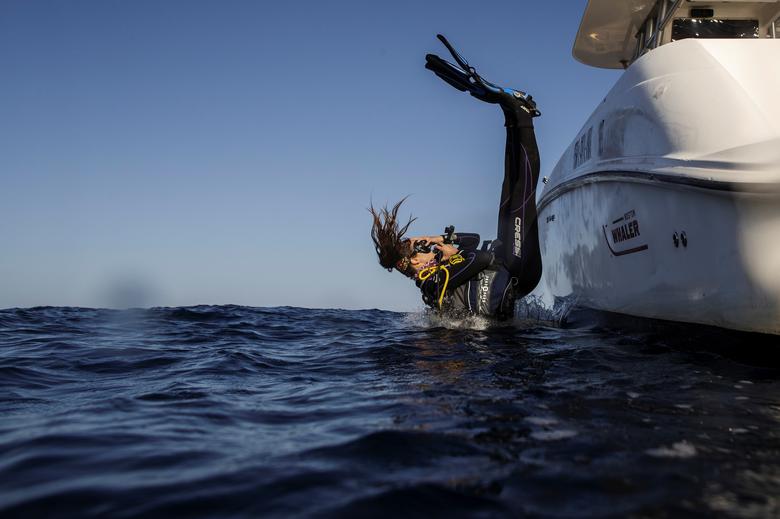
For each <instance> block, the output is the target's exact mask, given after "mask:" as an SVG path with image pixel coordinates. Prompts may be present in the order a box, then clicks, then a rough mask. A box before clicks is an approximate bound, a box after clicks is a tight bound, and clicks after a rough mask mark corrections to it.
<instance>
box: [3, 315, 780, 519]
mask: <svg viewBox="0 0 780 519" xmlns="http://www.w3.org/2000/svg"><path fill="white" fill-rule="evenodd" d="M464 326H467V327H464ZM775 343H776V341H774V340H772V339H769V340H767V339H761V338H756V336H749V335H737V334H728V333H725V332H717V333H711V332H706V333H705V332H701V333H699V332H698V331H692V330H691V329H690V328H686V327H663V326H660V327H659V326H655V325H652V326H644V327H642V328H636V327H630V326H626V325H625V324H624V323H623V324H621V325H620V326H616V325H614V324H606V325H605V324H604V323H603V322H600V321H599V322H597V321H593V320H591V319H582V320H580V321H579V322H577V323H575V324H573V325H569V326H568V327H564V328H555V327H547V326H543V325H540V324H539V323H531V324H525V325H516V326H514V327H504V328H490V327H486V326H485V323H481V322H470V323H465V324H464V323H457V322H440V321H435V320H433V321H432V320H431V319H429V318H428V317H426V316H425V315H423V314H399V313H392V312H384V311H378V310H370V311H345V310H310V309H300V308H268V309H263V308H247V307H237V306H221V307H213V306H200V307H190V308H158V309H150V310H127V311H111V310H93V309H79V308H35V309H26V310H17V309H13V310H4V311H0V515H3V516H5V517H15V516H16V517H31V516H33V515H34V516H44V515H45V516H48V517H104V516H112V517H136V516H143V517H148V516H150V515H157V516H165V517H176V516H188V517H228V516H229V517H257V516H261V515H262V516H266V517H273V516H279V517H289V516H301V517H343V516H350V515H351V516H356V515H357V516H368V515H371V516H387V517H397V516H399V515H404V516H412V517H414V516H431V515H439V516H441V515H450V516H469V517H518V516H530V517H625V516H638V517H668V516H676V515H682V514H685V515H688V516H701V517H708V516H711V515H713V514H714V513H717V514H720V515H722V516H728V517H768V516H777V515H778V514H780V498H779V497H778V496H780V427H778V425H780V362H778V360H777V356H776V354H775V353H774V352H773V350H772V346H775V345H776V346H780V344H775Z"/></svg>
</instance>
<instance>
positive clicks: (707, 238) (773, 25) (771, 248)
mask: <svg viewBox="0 0 780 519" xmlns="http://www.w3.org/2000/svg"><path fill="white" fill-rule="evenodd" d="M573 54H574V57H575V58H576V59H578V60H579V61H581V62H583V63H585V64H587V65H592V66H594V67H603V68H625V72H624V73H623V75H622V76H621V77H620V79H619V80H618V81H617V83H616V84H615V86H614V87H613V88H612V89H611V90H610V92H609V93H608V94H607V96H606V97H605V98H604V100H603V102H602V103H601V104H600V105H599V106H598V107H597V108H596V110H595V111H594V112H593V114H592V115H591V116H590V118H589V119H588V120H587V122H586V123H585V125H584V126H583V127H582V129H581V130H580V132H579V133H578V135H577V136H576V138H575V139H574V142H573V143H572V144H571V146H569V148H568V149H567V150H566V152H565V153H564V155H563V156H562V157H561V159H560V161H559V162H558V164H557V165H556V166H555V168H554V169H553V170H552V172H551V173H550V174H549V175H548V176H547V177H545V178H544V181H543V183H540V184H539V186H538V189H537V206H538V209H539V222H538V223H539V233H540V234H539V238H540V248H541V253H542V258H543V272H542V278H541V281H540V283H539V285H538V286H537V288H536V290H535V291H534V293H533V294H532V295H533V296H535V297H537V298H538V299H541V300H542V301H544V302H545V303H546V304H548V305H550V304H552V303H553V301H556V300H560V298H564V300H568V301H571V300H572V299H573V300H574V301H575V302H576V304H577V305H578V306H582V307H586V308H592V309H597V310H603V311H609V312H617V313H621V314H628V315H632V316H639V317H649V318H656V319H663V320H671V321H680V322H690V323H701V324H706V325H714V326H719V327H723V328H729V329H736V330H746V331H757V332H763V333H771V334H780V1H777V0H771V1H752V2H748V1H740V0H731V1H729V2H720V1H713V2H702V1H698V0H687V1H680V0H678V1H670V0H660V1H649V0H646V1H643V0H620V1H618V0H590V1H589V3H588V5H587V8H586V10H585V13H584V16H583V19H582V22H581V25H580V28H579V32H578V34H577V37H576V41H575V45H574V51H573Z"/></svg>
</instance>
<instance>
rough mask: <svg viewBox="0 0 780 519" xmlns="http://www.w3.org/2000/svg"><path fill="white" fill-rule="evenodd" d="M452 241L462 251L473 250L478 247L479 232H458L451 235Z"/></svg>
mask: <svg viewBox="0 0 780 519" xmlns="http://www.w3.org/2000/svg"><path fill="white" fill-rule="evenodd" d="M452 241H453V243H455V245H457V246H458V248H459V249H460V250H462V251H465V250H475V249H476V248H477V247H479V234H477V233H475V232H459V233H456V234H453V235H452Z"/></svg>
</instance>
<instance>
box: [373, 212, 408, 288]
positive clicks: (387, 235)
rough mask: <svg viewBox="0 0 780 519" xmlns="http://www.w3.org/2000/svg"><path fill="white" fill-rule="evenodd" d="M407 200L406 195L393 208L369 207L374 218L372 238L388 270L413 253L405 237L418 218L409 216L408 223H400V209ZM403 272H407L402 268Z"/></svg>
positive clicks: (381, 263) (382, 263)
mask: <svg viewBox="0 0 780 519" xmlns="http://www.w3.org/2000/svg"><path fill="white" fill-rule="evenodd" d="M405 200H406V197H404V198H402V199H401V200H400V201H399V202H398V203H397V204H395V205H394V206H393V207H392V208H391V209H388V208H387V206H384V207H383V208H381V209H379V210H376V209H374V205H373V204H371V207H369V209H368V211H369V212H370V213H371V216H372V217H373V218H374V224H373V226H372V227H371V239H372V240H373V241H374V247H375V248H376V254H377V256H379V264H380V265H382V266H383V267H384V268H386V269H387V270H388V271H392V270H393V268H394V267H396V268H397V265H398V261H399V260H401V259H403V258H405V257H408V256H409V254H410V253H411V250H408V249H409V245H408V243H405V242H404V240H403V237H404V234H406V231H407V229H409V226H410V225H411V224H412V222H413V221H415V220H416V218H412V217H411V216H409V221H408V222H406V225H404V226H402V227H401V226H399V224H398V210H399V209H400V208H401V204H403V203H404V201H405ZM399 270H401V269H399ZM401 272H402V273H403V274H406V272H403V271H402V270H401Z"/></svg>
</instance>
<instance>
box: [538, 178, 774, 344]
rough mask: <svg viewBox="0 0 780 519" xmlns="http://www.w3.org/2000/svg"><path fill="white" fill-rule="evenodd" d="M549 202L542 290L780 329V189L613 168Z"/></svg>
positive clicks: (628, 310) (636, 312) (653, 312)
mask: <svg viewBox="0 0 780 519" xmlns="http://www.w3.org/2000/svg"><path fill="white" fill-rule="evenodd" d="M542 202H543V203H542V207H541V210H540V213H539V216H540V218H539V231H540V243H541V248H542V255H543V258H544V259H545V261H544V272H543V276H542V281H541V283H540V286H539V287H537V291H536V295H542V294H544V297H547V298H550V297H552V298H572V297H574V298H575V299H576V304H577V305H580V306H585V307H588V308H594V309H598V310H605V311H610V312H618V313H623V314H628V315H633V316H639V317H649V318H656V319H665V320H673V321H683V322H690V323H700V324H707V325H714V326H720V327H724V328H731V329H738V330H746V331H757V332H764V333H773V334H777V333H780V243H778V241H780V195H779V194H777V193H767V192H761V191H759V192H750V191H735V190H733V189H732V186H728V185H718V184H713V185H711V186H709V187H705V186H701V185H699V186H692V185H686V184H683V183H679V182H670V181H663V180H658V179H657V178H656V177H653V176H651V175H648V176H644V175H641V174H637V173H636V172H633V173H632V174H631V175H630V176H623V177H621V176H620V175H619V174H615V173H614V172H611V173H609V174H605V175H601V176H596V175H593V176H591V177H590V178H589V180H588V181H587V182H584V183H582V184H581V185H578V186H573V187H572V188H571V189H569V190H567V191H565V192H562V193H559V195H558V196H555V197H554V198H550V199H548V201H546V202H545V201H542Z"/></svg>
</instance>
